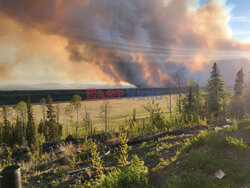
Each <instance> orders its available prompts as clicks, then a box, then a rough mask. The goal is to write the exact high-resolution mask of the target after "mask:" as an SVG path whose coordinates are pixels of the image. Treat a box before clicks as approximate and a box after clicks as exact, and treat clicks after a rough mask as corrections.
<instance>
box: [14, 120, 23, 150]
mask: <svg viewBox="0 0 250 188" xmlns="http://www.w3.org/2000/svg"><path fill="white" fill-rule="evenodd" d="M13 136H14V142H15V144H18V145H19V146H21V145H22V144H23V141H24V139H23V135H22V120H20V119H19V117H17V119H16V125H15V129H14V133H13Z"/></svg>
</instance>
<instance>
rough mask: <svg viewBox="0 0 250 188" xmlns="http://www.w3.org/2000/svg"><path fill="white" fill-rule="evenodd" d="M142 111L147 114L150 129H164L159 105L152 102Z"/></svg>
mask: <svg viewBox="0 0 250 188" xmlns="http://www.w3.org/2000/svg"><path fill="white" fill-rule="evenodd" d="M144 109H145V110H146V111H147V112H148V113H149V119H150V123H151V126H152V128H154V127H155V128H157V129H163V128H164V119H163V112H162V110H161V107H160V106H159V103H156V102H155V101H154V100H152V102H149V103H148V104H147V105H146V106H144Z"/></svg>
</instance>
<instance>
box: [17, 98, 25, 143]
mask: <svg viewBox="0 0 250 188" xmlns="http://www.w3.org/2000/svg"><path fill="white" fill-rule="evenodd" d="M15 110H16V111H17V114H18V115H17V118H18V119H19V115H20V116H21V123H22V130H21V131H22V136H23V139H24V140H25V137H26V127H25V117H26V115H27V104H26V103H25V102H24V101H20V102H19V103H18V104H17V105H16V106H15ZM18 123H19V122H18Z"/></svg>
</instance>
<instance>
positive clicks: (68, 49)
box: [0, 0, 250, 89]
mask: <svg viewBox="0 0 250 188" xmlns="http://www.w3.org/2000/svg"><path fill="white" fill-rule="evenodd" d="M249 10H250V1H247V0H227V1H223V0H200V1H198V0H167V1H166V0H165V1H164V0H155V1H152V0H126V1H124V0H105V1H104V0H103V1H100V0H91V1H90V0H71V1H62V0H36V1H34V0H0V22H1V24H0V25H1V29H0V89H1V87H2V88H3V86H4V85H9V84H14V85H21V84H24V85H28V84H42V87H44V88H46V84H47V83H59V84H62V85H63V84H65V85H67V84H83V85H84V84H86V87H88V86H87V85H91V86H92V85H93V84H94V85H95V84H97V85H98V84H99V85H100V84H109V85H119V84H121V85H134V86H144V87H147V86H150V87H152V86H156V87H157V86H160V87H162V86H165V84H166V83H167V82H168V81H169V80H171V79H172V78H171V75H172V73H174V72H176V71H181V72H183V75H185V77H188V76H192V77H194V78H195V79H196V80H197V81H199V83H200V84H203V83H204V82H205V80H206V79H207V78H208V76H209V72H210V70H211V64H212V62H214V61H216V62H217V63H218V64H219V66H220V69H221V72H222V74H223V76H224V79H225V81H226V83H227V84H228V85H232V84H233V82H234V79H235V76H234V75H235V74H236V72H237V71H238V70H239V69H240V68H241V67H243V68H244V69H245V74H246V75H247V73H248V72H249V71H250V60H249V58H250V11H249ZM51 86H53V85H48V87H51ZM55 87H60V85H57V86H56V85H55ZM66 87H67V86H66ZM17 88H19V87H17ZM19 89H20V88H19Z"/></svg>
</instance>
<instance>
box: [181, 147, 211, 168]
mask: <svg viewBox="0 0 250 188" xmlns="http://www.w3.org/2000/svg"><path fill="white" fill-rule="evenodd" d="M209 160H210V159H209V156H208V155H207V154H205V153H204V152H202V151H200V150H193V151H191V152H190V153H189V154H188V155H187V156H186V158H185V160H184V162H183V163H182V166H183V167H184V168H194V169H202V168H203V167H204V166H205V165H206V164H207V163H209V162H210V161H209Z"/></svg>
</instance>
